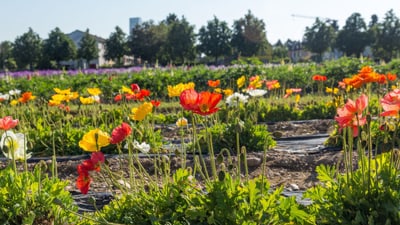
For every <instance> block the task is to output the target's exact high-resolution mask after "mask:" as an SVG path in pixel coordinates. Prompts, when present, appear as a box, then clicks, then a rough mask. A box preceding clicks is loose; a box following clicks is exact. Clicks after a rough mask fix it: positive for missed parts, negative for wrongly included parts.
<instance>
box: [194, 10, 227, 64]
mask: <svg viewBox="0 0 400 225" xmlns="http://www.w3.org/2000/svg"><path fill="white" fill-rule="evenodd" d="M231 33H232V31H231V30H230V29H229V27H228V25H227V23H226V22H225V21H220V20H219V19H218V18H217V17H216V16H214V19H213V20H210V21H208V22H207V26H206V27H205V26H203V27H201V28H200V30H199V34H198V36H199V41H200V44H199V45H198V49H199V51H200V52H202V53H204V54H206V55H207V56H212V57H214V59H215V61H214V63H215V64H217V62H218V57H220V56H228V55H229V54H231V46H230V39H231Z"/></svg>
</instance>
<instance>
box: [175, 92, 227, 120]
mask: <svg viewBox="0 0 400 225" xmlns="http://www.w3.org/2000/svg"><path fill="white" fill-rule="evenodd" d="M221 99H222V95H221V94H219V93H211V92H208V91H203V92H200V93H197V92H196V91H195V90H193V89H188V90H184V91H183V92H182V93H181V95H180V104H181V106H182V107H183V108H184V109H186V110H190V111H192V112H194V113H196V114H199V115H203V116H205V115H210V114H213V113H215V112H217V111H218V110H219V108H217V107H216V106H217V105H218V103H219V101H221Z"/></svg>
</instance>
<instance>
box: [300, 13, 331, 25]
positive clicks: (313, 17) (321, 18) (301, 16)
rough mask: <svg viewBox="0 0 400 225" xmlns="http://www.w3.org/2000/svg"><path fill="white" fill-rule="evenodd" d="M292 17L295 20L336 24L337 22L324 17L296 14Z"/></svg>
mask: <svg viewBox="0 0 400 225" xmlns="http://www.w3.org/2000/svg"><path fill="white" fill-rule="evenodd" d="M292 17H297V18H303V19H313V20H315V19H317V18H318V19H320V20H323V21H325V22H328V23H329V22H337V20H335V19H331V18H326V17H319V16H305V15H298V14H292Z"/></svg>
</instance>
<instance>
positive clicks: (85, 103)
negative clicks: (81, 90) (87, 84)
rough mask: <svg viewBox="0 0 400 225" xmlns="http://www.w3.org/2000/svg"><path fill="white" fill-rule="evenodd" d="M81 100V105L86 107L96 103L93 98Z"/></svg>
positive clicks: (81, 98) (82, 98)
mask: <svg viewBox="0 0 400 225" xmlns="http://www.w3.org/2000/svg"><path fill="white" fill-rule="evenodd" d="M79 100H81V103H82V104H84V105H90V104H93V103H94V98H92V97H87V98H84V97H80V98H79Z"/></svg>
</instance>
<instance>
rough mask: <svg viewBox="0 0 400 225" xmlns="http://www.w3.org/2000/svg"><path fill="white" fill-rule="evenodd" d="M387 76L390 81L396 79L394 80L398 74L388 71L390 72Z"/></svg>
mask: <svg viewBox="0 0 400 225" xmlns="http://www.w3.org/2000/svg"><path fill="white" fill-rule="evenodd" d="M386 76H387V79H388V80H389V81H394V80H396V79H397V75H396V74H392V73H388V74H386Z"/></svg>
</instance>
